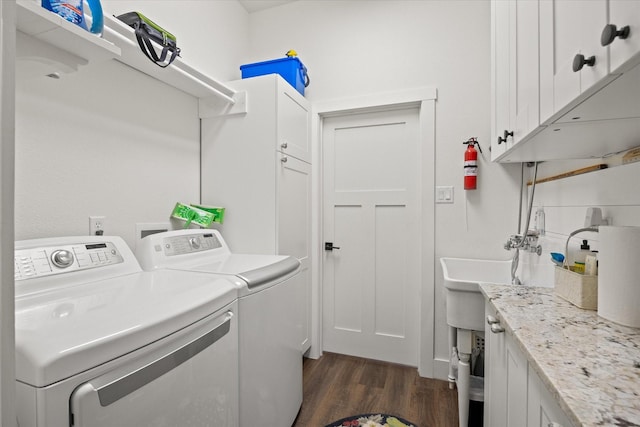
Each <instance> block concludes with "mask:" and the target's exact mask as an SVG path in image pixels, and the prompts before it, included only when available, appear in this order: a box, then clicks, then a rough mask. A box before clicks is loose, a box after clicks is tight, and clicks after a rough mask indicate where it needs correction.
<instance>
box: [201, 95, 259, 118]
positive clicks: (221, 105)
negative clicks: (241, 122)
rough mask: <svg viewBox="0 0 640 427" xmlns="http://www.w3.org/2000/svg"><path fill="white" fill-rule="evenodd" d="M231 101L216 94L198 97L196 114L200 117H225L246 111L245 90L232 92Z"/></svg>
mask: <svg viewBox="0 0 640 427" xmlns="http://www.w3.org/2000/svg"><path fill="white" fill-rule="evenodd" d="M233 101H234V102H233V103H229V102H227V100H226V99H223V98H220V97H218V96H209V97H206V98H199V99H198V115H199V116H200V118H201V119H207V118H214V117H227V116H233V115H237V114H245V113H247V111H248V110H247V92H246V91H242V92H236V93H234V94H233Z"/></svg>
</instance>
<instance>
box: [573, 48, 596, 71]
mask: <svg viewBox="0 0 640 427" xmlns="http://www.w3.org/2000/svg"><path fill="white" fill-rule="evenodd" d="M585 65H587V66H589V67H593V66H594V65H596V57H595V56H590V57H588V58H585V57H584V55H583V54H581V53H579V54H577V55H576V56H575V58H573V71H574V72H576V73H577V72H578V71H580V70H582V67H584V66H585Z"/></svg>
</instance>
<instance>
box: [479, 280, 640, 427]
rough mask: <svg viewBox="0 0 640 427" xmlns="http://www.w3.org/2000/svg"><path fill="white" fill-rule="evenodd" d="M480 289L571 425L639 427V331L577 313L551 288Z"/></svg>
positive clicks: (505, 287)
mask: <svg viewBox="0 0 640 427" xmlns="http://www.w3.org/2000/svg"><path fill="white" fill-rule="evenodd" d="M480 289H481V291H482V293H483V294H484V296H485V297H486V298H487V299H489V300H490V302H491V304H492V305H493V307H494V308H495V309H496V310H497V311H498V313H499V317H500V320H501V324H502V325H503V326H504V327H505V329H506V330H507V332H509V333H511V334H512V335H513V336H514V337H515V340H516V342H517V343H518V344H519V346H520V348H521V349H522V350H523V352H524V354H525V355H526V356H527V359H528V360H529V363H530V364H531V366H532V367H533V369H535V370H536V372H537V373H538V375H539V376H540V378H541V380H542V381H543V382H544V383H545V385H546V386H547V388H548V390H549V391H550V392H551V393H552V395H553V396H554V397H555V398H556V401H557V402H558V403H559V405H560V407H561V408H562V409H563V410H564V412H565V413H566V414H567V416H568V417H569V418H570V419H571V420H572V422H573V423H574V424H575V425H576V426H585V427H592V426H594V427H595V426H627V427H630V426H640V329H637V328H628V327H624V326H620V325H618V324H616V323H614V322H610V321H608V320H606V319H604V318H602V317H598V315H597V313H596V312H595V311H590V310H583V309H580V308H578V307H576V306H574V305H572V304H571V303H569V302H567V301H565V300H563V299H562V298H560V297H559V296H557V295H555V294H554V291H553V288H538V287H529V286H509V285H488V284H483V285H480ZM638 309H639V310H640V307H638Z"/></svg>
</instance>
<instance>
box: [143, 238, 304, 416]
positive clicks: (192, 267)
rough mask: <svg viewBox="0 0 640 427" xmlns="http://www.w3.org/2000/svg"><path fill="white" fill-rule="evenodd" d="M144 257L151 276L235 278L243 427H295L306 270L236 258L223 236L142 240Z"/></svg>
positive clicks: (264, 258)
mask: <svg viewBox="0 0 640 427" xmlns="http://www.w3.org/2000/svg"><path fill="white" fill-rule="evenodd" d="M136 256H137V257H138V260H139V261H140V265H141V266H142V268H144V269H146V270H151V271H157V270H161V269H178V270H187V271H193V272H206V273H215V274H227V275H230V276H229V277H236V278H237V281H238V282H237V283H238V286H239V298H238V303H239V306H238V311H239V313H238V317H239V337H240V345H239V355H240V365H239V369H240V403H239V404H240V426H242V427H249V426H254V425H264V426H270V427H288V426H291V425H292V424H293V422H294V420H295V418H296V415H297V414H298V411H299V410H300V406H301V404H302V350H301V333H300V331H301V329H302V325H301V324H302V317H301V316H299V313H300V311H299V310H298V307H299V306H300V304H301V302H299V301H296V300H295V298H296V297H295V295H301V293H300V292H297V289H296V287H297V286H303V282H302V276H300V275H299V274H298V271H299V266H300V262H299V261H298V260H297V259H296V258H293V257H289V256H279V255H246V254H234V253H231V251H230V250H229V247H228V246H227V244H226V243H225V241H224V239H223V238H222V236H221V235H220V233H219V232H217V231H215V230H178V231H168V232H164V233H158V234H153V235H151V236H147V237H145V238H144V239H142V240H141V241H140V242H139V244H138V247H137V250H136Z"/></svg>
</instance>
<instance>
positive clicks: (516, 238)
mask: <svg viewBox="0 0 640 427" xmlns="http://www.w3.org/2000/svg"><path fill="white" fill-rule="evenodd" d="M538 236H539V234H538V231H536V230H529V231H528V232H527V235H526V236H523V235H522V234H512V235H511V237H509V240H507V242H506V243H505V244H504V248H505V249H506V250H508V251H509V250H511V249H522V250H525V251H527V252H531V253H534V254H538V256H540V255H541V254H542V246H540V245H539V244H538Z"/></svg>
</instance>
